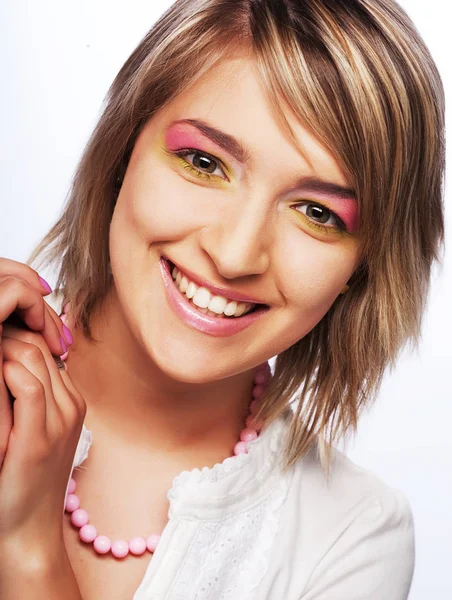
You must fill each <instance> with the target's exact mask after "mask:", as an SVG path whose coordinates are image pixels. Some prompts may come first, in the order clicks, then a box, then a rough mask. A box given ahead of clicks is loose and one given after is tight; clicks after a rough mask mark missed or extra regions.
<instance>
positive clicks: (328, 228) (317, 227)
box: [294, 210, 352, 237]
mask: <svg viewBox="0 0 452 600" xmlns="http://www.w3.org/2000/svg"><path fill="white" fill-rule="evenodd" d="M294 212H295V213H296V214H297V215H298V217H299V218H300V219H301V220H302V221H303V222H304V223H306V225H307V226H308V227H309V228H310V229H313V230H314V231H316V232H318V233H320V234H322V235H334V236H338V235H339V236H343V237H352V236H351V234H350V233H348V232H347V231H345V230H344V229H340V228H339V227H334V226H332V225H322V223H316V222H315V221H312V220H311V219H310V218H309V217H308V216H307V215H305V214H304V213H303V212H301V211H299V210H295V211H294Z"/></svg>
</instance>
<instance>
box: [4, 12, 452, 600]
mask: <svg viewBox="0 0 452 600" xmlns="http://www.w3.org/2000/svg"><path fill="white" fill-rule="evenodd" d="M170 3H171V2H169V1H154V2H151V1H150V0H128V2H124V0H121V1H119V0H108V1H107V0H78V2H59V1H57V0H40V2H36V1H35V2H33V1H26V0H9V2H8V1H5V0H3V2H0V67H1V71H0V72H1V77H2V79H1V95H0V103H1V104H0V107H1V110H0V174H1V217H0V256H7V257H9V258H13V259H16V260H22V261H24V260H26V258H27V257H28V254H29V252H30V251H31V249H32V248H33V247H34V245H35V243H36V242H38V240H39V239H40V238H41V237H42V236H43V235H44V233H45V232H46V231H47V230H48V229H49V228H50V226H51V225H52V224H53V222H54V220H55V219H56V217H57V215H58V213H59V211H60V209H61V206H62V203H63V201H64V199H65V196H66V194H67V191H68V187H69V183H70V180H71V177H72V174H73V171H74V169H75V167H76V164H77V161H78V159H79V157H80V154H81V152H82V149H83V146H84V144H85V143H86V141H87V139H88V137H89V135H90V133H91V131H92V128H93V126H94V124H95V122H96V120H97V118H98V116H99V114H100V113H99V111H100V106H101V102H102V100H103V97H104V95H105V93H106V91H107V89H108V87H109V85H110V83H111V81H112V80H113V78H114V76H115V74H116V73H117V71H118V70H119V68H120V67H121V65H122V64H123V62H124V61H125V59H126V58H127V57H128V55H129V54H130V53H131V51H132V50H133V49H134V47H135V46H136V45H137V44H138V42H139V41H140V39H141V37H142V36H143V35H144V34H145V33H146V31H147V30H148V29H149V28H150V27H151V26H152V24H153V23H154V21H155V20H156V18H157V17H158V16H159V15H160V14H161V13H162V12H163V11H164V10H165V9H166V8H167V6H169V4H170ZM401 4H402V6H403V7H404V8H405V9H406V10H407V11H408V13H409V14H410V16H411V18H412V19H413V20H414V22H415V24H416V25H417V27H418V29H419V30H420V32H421V34H422V35H423V37H424V39H425V41H426V43H427V45H428V46H429V48H430V50H431V52H432V54H433V57H434V59H435V61H436V63H437V65H438V67H439V70H440V72H441V74H442V77H443V81H444V84H445V87H446V94H447V95H448V97H449V98H450V97H451V96H452V89H451V85H452V82H451V75H452V72H451V68H450V63H448V61H447V56H446V54H447V50H450V48H448V45H449V46H450V44H448V41H449V38H450V30H449V22H450V20H449V18H448V15H447V14H446V11H447V10H448V7H447V5H448V3H446V2H440V0H430V1H429V2H426V1H425V0H403V2H401ZM449 17H450V15H449ZM449 127H450V119H449ZM449 138H450V136H449ZM449 142H450V139H449ZM449 163H450V161H449ZM449 172H450V165H449ZM450 203H451V198H450V193H448V192H447V191H446V217H447V221H448V224H449V227H448V229H447V239H446V244H447V247H448V246H450V243H451V241H452V239H451V237H452V236H451V232H450V222H451V213H452V211H451V206H450ZM43 275H44V276H47V277H48V279H49V280H50V283H51V284H53V282H54V277H53V275H52V274H48V273H43ZM451 301H452V269H451V252H450V248H448V250H447V251H446V256H445V260H444V262H443V266H442V270H441V271H439V270H437V271H436V273H435V279H434V283H433V287H432V293H431V298H430V303H429V308H428V311H427V314H426V318H425V322H424V330H423V331H424V333H423V340H422V343H421V346H420V350H419V352H418V353H409V352H405V353H404V354H403V355H402V357H401V360H400V362H399V364H398V366H397V368H396V370H395V371H394V372H393V373H391V374H388V375H387V376H386V378H385V382H384V385H383V387H382V390H381V393H380V397H379V400H378V402H377V404H376V405H375V407H374V408H373V409H372V410H371V411H370V412H369V413H368V414H366V415H365V416H364V417H363V419H362V421H361V424H360V431H359V434H358V435H357V437H356V439H355V440H354V441H351V442H350V443H349V444H348V446H347V452H348V454H349V455H350V456H351V458H352V459H353V460H354V461H356V462H358V463H359V464H361V465H362V466H365V467H366V468H370V469H372V470H374V471H375V472H377V473H378V474H379V475H380V476H381V477H382V478H383V479H384V480H385V481H386V482H388V483H390V484H391V485H394V486H396V487H399V488H401V489H403V490H404V491H405V493H406V494H407V496H408V498H409V500H410V502H411V505H412V508H413V511H414V516H415V526H416V541H417V559H416V569H415V577H414V581H413V586H412V590H411V594H410V600H447V599H451V598H452V583H451V576H450V572H449V571H450V568H451V556H452V548H451V541H450V540H451V539H452V517H451V507H452V441H451V435H450V423H451V419H452V408H451V396H452V394H451V392H452V384H451V382H450V373H451V370H452V350H451V344H450V340H451V335H452V318H451V315H450V311H451ZM278 600H279V599H278ZM334 600H336V599H334ZM382 600H385V599H383V598H382Z"/></svg>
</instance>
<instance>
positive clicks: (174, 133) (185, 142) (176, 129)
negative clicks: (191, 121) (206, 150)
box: [165, 125, 206, 151]
mask: <svg viewBox="0 0 452 600" xmlns="http://www.w3.org/2000/svg"><path fill="white" fill-rule="evenodd" d="M165 142H166V145H167V147H168V148H169V150H172V151H174V150H180V149H181V148H200V149H201V148H202V147H203V146H205V144H206V139H205V138H204V137H203V136H202V135H201V134H197V133H196V132H195V131H187V130H186V129H185V127H184V126H182V125H174V126H173V127H170V128H169V129H168V130H167V132H166V134H165Z"/></svg>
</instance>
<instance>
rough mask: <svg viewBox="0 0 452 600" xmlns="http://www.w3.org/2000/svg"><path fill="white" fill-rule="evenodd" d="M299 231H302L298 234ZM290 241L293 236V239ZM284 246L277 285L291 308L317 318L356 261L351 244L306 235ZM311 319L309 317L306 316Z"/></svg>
mask: <svg viewBox="0 0 452 600" xmlns="http://www.w3.org/2000/svg"><path fill="white" fill-rule="evenodd" d="M301 235H303V234H301ZM293 241H294V240H293ZM297 241H298V246H297V252H294V251H293V248H294V247H296V246H294V245H293V244H292V250H289V249H288V248H286V249H285V250H284V252H283V254H282V256H285V257H288V258H287V259H286V260H285V261H284V267H283V269H281V272H282V273H283V274H284V276H283V280H282V279H281V281H280V285H281V288H280V289H282V290H284V292H283V293H284V295H285V297H286V299H287V301H288V303H290V304H291V306H292V307H293V309H294V312H296V311H301V312H303V313H304V315H305V316H306V315H309V316H311V315H312V319H313V320H314V321H318V320H320V319H321V318H322V317H323V315H324V314H325V313H326V312H327V311H328V309H329V308H330V306H331V305H332V304H333V302H334V300H335V299H336V297H337V295H338V294H339V292H340V291H341V289H342V287H343V286H344V284H345V283H346V281H347V280H348V279H349V277H350V276H351V274H352V273H353V270H354V268H355V264H356V257H357V250H356V245H355V244H353V245H352V244H349V243H345V244H326V243H322V242H319V241H318V240H316V239H314V238H311V237H309V236H303V238H302V239H300V240H297ZM310 320H311V319H310Z"/></svg>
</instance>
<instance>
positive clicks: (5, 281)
mask: <svg viewBox="0 0 452 600" xmlns="http://www.w3.org/2000/svg"><path fill="white" fill-rule="evenodd" d="M1 262H2V261H1V260H0V264H1ZM50 311H52V309H51V308H50V307H49V306H48V305H47V303H46V302H45V301H44V299H43V297H42V294H41V292H39V291H38V290H36V289H35V288H34V287H32V286H31V285H30V284H29V283H28V282H26V281H25V280H23V279H17V278H16V277H12V276H10V275H7V276H4V277H0V323H4V322H5V321H6V319H7V318H8V317H9V316H10V315H11V314H12V313H14V312H16V313H17V314H18V315H19V317H20V318H21V319H22V320H23V321H24V323H25V324H26V325H27V326H28V327H29V328H30V329H32V330H35V331H41V332H42V335H43V337H44V339H45V341H46V343H47V345H48V347H49V348H50V351H51V352H52V353H53V354H58V355H61V354H64V352H66V349H67V346H66V343H65V342H64V340H62V339H61V334H64V332H63V324H62V323H60V325H59V326H58V324H57V322H56V321H55V320H54V319H53V317H52V313H51V312H50ZM53 312H55V311H53ZM55 314H56V313H55Z"/></svg>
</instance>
